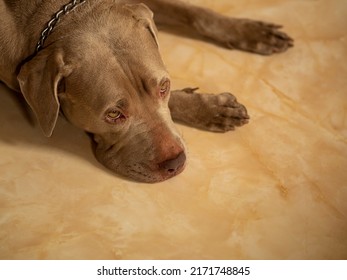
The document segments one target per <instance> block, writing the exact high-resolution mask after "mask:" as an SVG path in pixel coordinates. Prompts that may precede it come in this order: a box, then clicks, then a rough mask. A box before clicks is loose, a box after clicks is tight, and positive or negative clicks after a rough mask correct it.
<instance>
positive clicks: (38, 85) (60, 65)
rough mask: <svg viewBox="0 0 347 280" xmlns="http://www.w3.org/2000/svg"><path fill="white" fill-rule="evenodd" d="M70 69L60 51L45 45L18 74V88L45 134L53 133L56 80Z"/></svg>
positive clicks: (56, 117) (67, 73) (48, 135)
mask: <svg viewBox="0 0 347 280" xmlns="http://www.w3.org/2000/svg"><path fill="white" fill-rule="evenodd" d="M71 71H72V70H71V67H68V66H66V65H65V63H64V59H63V52H62V51H60V50H54V51H52V50H49V48H48V49H44V50H41V51H40V52H39V53H38V54H37V55H36V56H35V57H34V58H33V59H32V60H30V61H29V62H27V63H25V64H24V65H23V66H22V67H21V69H20V72H19V75H18V77H17V79H18V82H19V85H20V89H21V91H22V93H23V95H24V97H25V99H26V101H27V102H28V104H29V105H30V107H31V108H32V110H33V111H34V113H35V115H36V117H37V119H38V121H39V124H40V126H41V128H42V130H43V132H44V134H45V135H46V136H47V137H50V136H51V135H52V133H53V129H54V127H55V124H56V122H57V119H58V115H59V108H60V104H59V99H58V86H59V83H60V81H62V79H63V78H64V77H66V76H68V75H69V74H70V73H71Z"/></svg>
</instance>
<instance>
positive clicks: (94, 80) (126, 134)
mask: <svg viewBox="0 0 347 280" xmlns="http://www.w3.org/2000/svg"><path fill="white" fill-rule="evenodd" d="M69 1H70V0H0V34H1V36H0V80H1V81H2V82H3V83H5V84H6V85H7V86H8V87H10V88H11V89H13V90H15V91H17V92H21V93H22V94H23V96H24V98H25V100H26V101H27V103H28V104H29V105H30V107H31V108H32V110H33V112H34V113H35V115H36V117H37V119H38V122H39V124H40V126H41V127H42V130H43V132H44V134H45V135H46V136H51V135H52V132H53V130H54V126H55V124H56V121H57V118H58V115H59V113H60V112H61V113H62V114H63V115H64V116H65V117H66V118H67V119H68V120H69V121H70V122H71V123H73V124H74V125H76V126H77V127H79V128H81V129H83V130H85V131H86V132H88V133H89V134H90V135H92V139H93V141H94V142H95V155H96V157H97V159H98V160H99V161H100V162H101V163H102V164H104V165H105V166H106V167H108V168H109V169H111V170H113V171H114V172H116V173H118V174H120V175H123V176H126V177H128V178H131V179H134V180H138V181H143V182H158V181H163V180H166V179H168V178H171V177H173V176H175V175H177V174H179V173H180V172H182V171H183V169H184V167H185V165H186V153H185V146H184V144H183V141H182V139H181V137H180V135H179V134H178V133H177V132H176V130H175V127H174V124H173V121H172V119H173V120H177V121H179V122H182V123H186V124H188V125H191V126H195V127H198V128H201V129H207V130H210V131H217V132H224V131H229V130H233V129H234V128H235V127H236V126H241V125H244V124H246V123H247V122H248V119H249V116H248V114H247V110H246V108H245V107H244V106H243V105H241V104H239V103H238V102H237V100H236V98H235V97H234V96H233V95H231V94H230V93H222V94H219V95H215V94H198V93H196V89H191V88H187V89H184V90H176V91H171V89H170V76H169V74H168V72H167V70H166V69H165V66H164V63H163V61H162V58H161V56H160V53H159V44H158V40H157V29H156V25H155V23H156V24H157V25H158V26H165V28H166V29H170V28H174V29H175V30H183V31H184V33H185V35H192V36H194V37H197V36H198V37H199V38H201V39H207V40H209V41H211V42H213V43H216V44H218V45H221V46H224V47H227V48H235V49H240V50H245V51H249V52H254V53H259V54H264V55H269V54H273V53H279V52H283V51H285V50H287V49H288V48H289V47H291V46H293V40H292V39H291V38H290V37H288V36H287V35H286V34H285V33H283V32H281V31H279V28H280V26H278V25H274V24H268V23H264V22H259V21H252V20H247V19H235V18H229V17H225V16H222V15H219V14H217V13H215V12H213V11H210V10H207V9H204V8H201V7H196V6H193V5H190V4H187V3H185V2H181V1H177V0H144V1H130V0H129V1H121V0H81V1H78V0H74V1H71V2H69ZM140 2H142V3H140ZM153 15H154V16H153Z"/></svg>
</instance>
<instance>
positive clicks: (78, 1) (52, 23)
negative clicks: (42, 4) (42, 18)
mask: <svg viewBox="0 0 347 280" xmlns="http://www.w3.org/2000/svg"><path fill="white" fill-rule="evenodd" d="M86 2H87V0H72V1H71V2H69V3H68V4H66V5H64V6H63V7H62V8H61V9H60V10H59V11H57V12H56V13H55V14H54V16H53V17H52V18H51V19H50V20H49V22H48V23H47V26H46V27H45V29H43V30H42V32H41V37H40V40H39V41H38V43H37V45H36V52H39V51H40V50H41V49H42V48H43V47H44V43H45V41H46V39H47V37H48V36H49V35H50V34H51V33H52V32H53V30H54V28H55V27H56V25H57V24H58V22H59V21H60V20H61V18H62V17H64V16H65V15H67V14H68V13H70V12H72V11H73V10H74V9H75V8H76V7H78V6H80V5H82V4H84V3H86Z"/></svg>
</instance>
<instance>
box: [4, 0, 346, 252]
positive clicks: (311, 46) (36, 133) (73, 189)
mask: <svg viewBox="0 0 347 280" xmlns="http://www.w3.org/2000/svg"><path fill="white" fill-rule="evenodd" d="M190 2H192V3H196V4H199V5H202V6H206V7H209V8H212V9H214V10H216V11H218V12H220V13H223V14H225V15H230V16H237V17H248V18H254V19H260V20H265V21H270V22H271V21H272V22H276V23H280V24H283V25H284V26H285V31H286V32H288V33H289V34H290V35H291V36H292V37H293V38H294V39H295V48H293V49H291V50H289V51H288V52H286V53H284V54H281V55H275V56H271V57H262V56H257V55H253V54H247V53H242V52H239V51H229V50H225V49H222V48H219V47H217V46H214V45H211V44H209V43H204V42H199V41H195V40H190V39H187V38H180V37H176V36H174V35H170V34H165V33H161V34H160V37H159V38H160V43H161V49H162V52H163V57H164V60H165V63H166V65H167V67H168V69H169V71H170V73H171V76H172V79H173V86H174V88H182V87H187V86H199V87H200V89H201V91H203V92H213V93H218V92H224V91H231V92H233V93H234V94H235V95H236V96H237V97H238V99H239V101H240V102H241V103H243V104H245V105H246V106H247V108H248V110H249V113H250V115H251V122H250V124H249V125H247V126H245V127H242V128H240V129H238V130H236V131H235V132H230V133H226V134H214V133H209V132H204V131H200V130H196V129H192V128H188V127H185V126H179V127H178V128H179V130H180V131H181V133H182V135H183V137H184V139H185V141H186V144H187V146H188V148H189V165H188V167H187V169H186V170H185V172H184V173H183V174H181V175H179V176H178V177H176V178H174V179H172V180H169V181H166V182H164V183H160V184H155V185H146V184H139V183H134V182H131V181H127V180H125V179H123V178H118V177H117V176H114V175H113V174H111V173H110V172H108V171H107V170H106V169H104V168H103V167H102V166H101V165H100V164H98V163H97V162H96V160H95V159H94V157H93V154H92V151H91V147H90V142H89V139H88V138H87V136H86V135H85V134H84V133H83V132H82V131H80V130H78V129H76V128H74V127H73V126H71V125H70V124H68V123H67V122H65V121H64V120H63V119H60V120H59V123H58V126H57V129H56V130H55V132H54V136H53V137H52V138H50V139H46V138H45V137H44V136H43V135H42V133H41V131H40V129H39V127H38V126H37V125H36V126H33V125H31V124H30V123H29V122H28V120H27V118H26V117H25V116H24V115H23V113H22V111H21V110H20V107H19V106H18V104H17V103H16V102H15V99H13V98H12V97H11V93H10V92H9V91H8V90H6V89H5V88H4V87H3V86H0V258H2V259H346V258H347V217H346V216H347V204H346V201H347V172H346V171H347V115H346V112H347V64H346V59H347V37H346V27H347V17H346V14H347V2H346V1H344V0H340V1H338V0H335V1H331V0H317V1H309V0H307V1H304V0H302V1H292V0H286V1H282V0H281V1H280V0H266V1H265V0H264V1H257V0H248V1H230V0H218V1H212V0H194V1H190Z"/></svg>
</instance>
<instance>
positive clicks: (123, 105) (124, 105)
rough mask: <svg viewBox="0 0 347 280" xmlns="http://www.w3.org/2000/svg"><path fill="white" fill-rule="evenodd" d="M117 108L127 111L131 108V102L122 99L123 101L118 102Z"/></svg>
mask: <svg viewBox="0 0 347 280" xmlns="http://www.w3.org/2000/svg"><path fill="white" fill-rule="evenodd" d="M117 107H119V108H122V109H126V108H128V107H129V101H128V100H127V99H125V98H122V99H120V100H118V101H117Z"/></svg>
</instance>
